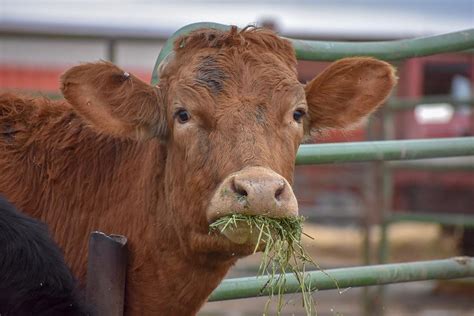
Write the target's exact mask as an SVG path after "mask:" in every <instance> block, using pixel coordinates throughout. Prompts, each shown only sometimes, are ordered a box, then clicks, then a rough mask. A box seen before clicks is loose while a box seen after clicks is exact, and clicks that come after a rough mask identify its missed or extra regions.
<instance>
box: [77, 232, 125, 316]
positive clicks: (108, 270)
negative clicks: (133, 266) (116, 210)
mask: <svg viewBox="0 0 474 316" xmlns="http://www.w3.org/2000/svg"><path fill="white" fill-rule="evenodd" d="M126 244H127V238H126V237H124V236H121V235H110V236H108V235H106V234H104V233H101V232H97V231H96V232H92V233H91V236H90V239H89V259H88V263H87V288H86V300H87V303H88V304H89V305H90V307H91V309H92V311H93V315H94V316H99V315H100V316H122V315H123V310H124V297H125V280H126V271H127V270H126V268H127V246H126Z"/></svg>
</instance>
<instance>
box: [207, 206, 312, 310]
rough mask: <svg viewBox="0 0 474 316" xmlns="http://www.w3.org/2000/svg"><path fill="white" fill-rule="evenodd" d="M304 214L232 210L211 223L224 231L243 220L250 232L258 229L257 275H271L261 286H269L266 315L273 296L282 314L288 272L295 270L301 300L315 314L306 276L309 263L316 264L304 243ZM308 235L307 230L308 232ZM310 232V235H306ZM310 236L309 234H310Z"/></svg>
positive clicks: (256, 248)
mask: <svg viewBox="0 0 474 316" xmlns="http://www.w3.org/2000/svg"><path fill="white" fill-rule="evenodd" d="M303 221H304V217H302V216H297V217H289V218H270V217H266V216H259V215H252V216H250V215H242V214H232V215H228V216H225V217H222V218H219V219H218V220H216V221H215V222H214V223H212V224H211V225H210V226H209V227H210V230H211V231H219V232H221V233H222V232H224V231H226V230H232V229H236V228H237V227H238V226H240V227H241V226H242V224H247V225H248V226H249V229H250V233H252V232H255V231H256V232H257V233H258V239H257V242H256V245H255V249H254V253H255V252H257V251H258V250H263V257H262V262H261V263H260V267H259V271H258V275H259V276H262V275H268V276H269V281H268V282H267V284H266V285H265V286H264V287H263V288H262V290H261V291H262V292H263V291H264V290H268V292H269V294H270V297H269V300H268V301H267V304H266V305H265V310H264V315H267V314H268V308H269V306H270V303H271V301H272V299H273V298H274V297H276V299H277V305H276V311H277V315H281V311H282V309H283V307H284V306H285V305H286V303H285V301H284V299H283V295H284V290H285V285H286V277H285V273H293V274H294V275H295V277H296V279H297V280H298V283H299V284H300V288H301V293H302V304H303V307H304V308H305V310H306V314H307V315H308V316H310V315H315V314H316V309H315V302H314V299H313V296H312V289H313V288H314V287H312V286H311V284H310V282H309V278H305V276H306V273H305V271H306V264H308V263H310V264H314V265H315V266H316V267H318V268H319V266H318V265H317V264H316V263H314V261H313V260H312V259H311V257H310V256H309V255H308V254H307V252H306V251H305V250H304V248H303V246H302V244H301V235H302V234H304V233H303ZM305 235H306V234H305ZM306 236H308V235H306ZM308 237H309V238H311V237H310V236H308Z"/></svg>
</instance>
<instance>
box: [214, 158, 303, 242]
mask: <svg viewBox="0 0 474 316" xmlns="http://www.w3.org/2000/svg"><path fill="white" fill-rule="evenodd" d="M234 213H237V214H242V215H260V216H268V217H271V218H284V217H293V216H297V215H298V202H297V201H296V197H295V195H294V193H293V190H292V189H291V186H290V184H289V183H288V181H286V179H285V178H283V177H282V176H281V175H279V174H277V173H276V172H274V171H272V170H270V169H267V168H264V167H247V168H244V169H242V170H240V171H238V172H235V173H232V174H231V175H229V176H228V177H227V178H226V179H224V181H222V183H221V184H220V185H219V187H218V188H217V190H216V192H215V193H214V196H213V197H212V199H211V203H210V205H209V207H208V209H207V214H206V215H207V219H208V222H209V223H212V222H214V221H215V220H217V219H218V218H221V217H224V216H227V215H231V214H234ZM247 231H248V227H235V228H234V229H233V230H229V231H225V232H224V235H225V236H226V237H227V238H228V239H230V240H231V241H233V242H235V243H238V244H243V243H246V242H249V241H250V239H253V238H252V236H250V235H251V234H249V233H248V232H247Z"/></svg>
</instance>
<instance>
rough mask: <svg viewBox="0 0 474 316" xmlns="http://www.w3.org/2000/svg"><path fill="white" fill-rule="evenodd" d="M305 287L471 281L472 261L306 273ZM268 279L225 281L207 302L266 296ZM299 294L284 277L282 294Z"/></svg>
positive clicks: (293, 283)
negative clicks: (463, 279) (445, 280)
mask: <svg viewBox="0 0 474 316" xmlns="http://www.w3.org/2000/svg"><path fill="white" fill-rule="evenodd" d="M306 277H307V278H308V279H307V282H308V283H307V284H312V285H314V286H313V287H312V290H318V291H321V290H330V289H337V288H338V289H339V290H344V289H347V288H352V287H361V286H371V285H383V284H391V283H403V282H412V281H422V280H441V279H455V278H465V277H474V258H472V257H456V258H451V259H445V260H433V261H419V262H410V263H399V264H385V265H374V266H364V267H353V268H340V269H331V270H326V271H313V272H308V273H307V276H306ZM267 282H269V277H267V276H261V277H248V278H239V279H227V280H224V281H223V282H222V283H221V284H220V285H219V287H217V288H216V289H215V290H214V292H213V293H212V294H211V296H210V298H209V301H222V300H230V299H237V298H247V297H255V296H262V295H269V294H270V293H269V291H268V290H269V289H268V287H267V288H266V287H265V285H266V284H267ZM300 291H301V285H299V283H298V281H297V279H296V278H295V276H294V275H293V274H287V275H286V286H285V293H297V292H300Z"/></svg>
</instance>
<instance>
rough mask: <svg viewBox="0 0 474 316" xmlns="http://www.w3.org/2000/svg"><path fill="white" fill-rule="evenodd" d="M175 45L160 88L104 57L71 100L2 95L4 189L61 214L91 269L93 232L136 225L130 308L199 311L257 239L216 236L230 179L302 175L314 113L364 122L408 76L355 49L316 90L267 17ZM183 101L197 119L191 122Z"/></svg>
mask: <svg viewBox="0 0 474 316" xmlns="http://www.w3.org/2000/svg"><path fill="white" fill-rule="evenodd" d="M175 53H176V56H175V58H174V59H173V60H171V61H170V62H169V64H168V65H167V66H166V68H165V69H164V70H163V73H162V74H161V82H160V86H159V87H151V86H149V85H147V84H146V83H144V82H141V81H140V80H138V79H137V78H135V77H133V76H127V74H125V73H124V72H123V71H122V70H120V69H119V68H117V67H116V66H114V65H112V64H109V63H105V62H101V63H96V64H84V65H80V66H77V67H74V68H72V69H70V70H69V71H68V72H66V73H65V74H64V75H63V77H62V83H63V93H64V95H65V97H66V100H67V101H58V102H52V101H49V100H46V99H41V98H40V99H32V98H27V97H20V96H16V95H12V94H3V95H0V193H1V194H3V195H5V196H6V197H7V198H8V199H10V200H11V201H12V202H13V203H15V204H16V206H17V207H18V208H21V209H24V210H25V211H26V212H28V213H30V214H31V215H33V216H35V217H37V218H40V219H41V220H43V221H45V222H46V223H47V224H48V225H49V227H50V229H51V231H52V232H53V234H54V238H55V240H56V241H57V242H58V243H59V244H60V245H61V247H62V248H63V249H64V251H65V256H66V259H67V261H68V263H69V264H70V265H71V267H72V270H73V271H74V273H76V274H77V275H78V276H79V277H80V278H81V279H84V276H85V263H86V260H87V240H88V234H89V232H91V231H93V230H101V231H104V232H105V233H108V234H111V233H116V234H123V235H126V236H127V237H128V238H129V242H130V248H131V254H132V256H131V259H130V264H129V268H128V279H127V307H126V311H127V314H128V315H193V314H195V313H196V312H197V310H198V309H199V307H200V306H201V305H202V304H203V303H204V302H205V301H206V298H207V296H208V295H209V294H210V293H211V291H212V290H213V289H214V288H215V287H216V286H217V285H218V284H219V282H220V281H221V280H222V278H223V277H224V276H225V274H226V273H227V271H228V269H229V268H230V267H231V265H232V264H233V263H234V262H235V260H236V259H237V258H238V257H241V256H244V255H247V254H249V253H251V251H252V247H251V246H250V245H242V246H236V245H234V244H232V243H231V242H230V241H228V240H226V239H225V238H224V237H222V236H217V235H209V234H208V223H207V220H206V216H205V213H206V212H205V210H206V208H207V206H208V204H209V200H210V198H211V196H212V194H213V192H214V190H215V189H216V187H217V186H218V185H219V183H221V182H222V181H223V180H224V179H225V178H226V177H227V176H228V175H229V174H230V173H232V172H235V171H238V170H241V169H242V168H243V167H246V166H263V167H266V168H269V169H272V170H273V171H275V172H277V173H279V174H281V175H282V176H283V177H285V178H286V179H287V180H288V181H289V182H290V183H291V182H292V177H293V168H294V159H295V156H296V151H297V148H298V146H299V144H300V142H301V140H302V138H303V136H304V133H305V131H304V129H303V125H304V126H306V127H311V128H314V127H318V128H324V127H325V126H324V124H327V125H328V126H327V127H330V128H334V127H343V126H344V125H347V124H351V123H353V122H356V121H359V120H360V119H361V118H362V117H364V116H366V115H367V114H368V113H370V112H371V111H372V110H373V109H375V108H376V107H377V106H378V105H379V104H380V103H381V102H382V101H383V100H384V99H385V97H386V96H387V94H388V93H389V91H390V89H391V87H392V85H393V84H394V79H393V78H394V77H393V70H392V68H391V67H390V66H389V65H387V64H386V63H383V62H380V61H376V60H373V59H360V60H359V59H348V60H346V61H345V62H340V63H339V64H336V66H335V67H336V70H337V71H336V70H334V69H333V70H331V68H329V70H328V71H327V72H326V73H325V74H323V76H322V79H320V80H318V79H315V81H313V82H312V83H310V84H309V85H308V87H307V88H306V96H305V91H304V87H303V86H302V85H301V84H299V82H298V81H297V77H296V70H295V65H296V60H295V56H294V53H293V49H292V47H291V45H290V43H289V42H288V41H285V40H282V39H279V38H278V37H277V36H276V35H275V34H273V33H272V32H270V31H266V30H260V29H246V30H244V31H240V32H239V31H237V30H236V29H232V31H230V32H221V31H216V30H200V31H195V32H193V33H191V34H190V35H189V36H185V37H183V38H180V39H178V40H177V41H176V47H175ZM211 61H212V62H211ZM203 62H204V64H203ZM206 62H207V64H206ZM346 63H347V64H348V65H349V66H347V67H346V66H344V65H346ZM350 65H352V66H350ZM343 66H344V67H343ZM203 67H204V68H206V67H211V68H212V67H213V68H216V67H217V69H219V75H218V76H217V78H216V77H215V76H212V75H211V73H212V72H211V73H207V72H205V74H204V75H203V73H202V71H203ZM334 72H335V73H336V74H334ZM199 76H200V78H201V79H203V80H204V81H206V82H207V83H206V84H196V79H197V78H198V79H199ZM216 80H217V81H216ZM351 83H352V84H351ZM341 84H342V85H341ZM354 85H355V86H356V88H354ZM338 86H339V89H338V88H336V87H338ZM367 87H369V88H370V91H371V92H367V91H365V90H363V88H367ZM325 89H328V90H329V91H326V90H325ZM341 90H342V92H341ZM346 90H347V92H344V91H346ZM306 100H308V102H306ZM328 100H329V101H328ZM343 104H348V105H350V106H351V108H349V107H348V106H345V107H344V106H343ZM325 105H328V106H329V108H328V107H327V106H325ZM341 106H342V108H341ZM183 108H184V109H186V110H187V111H188V112H189V113H190V115H191V120H190V121H189V122H187V123H185V124H180V123H178V122H177V121H176V115H175V113H176V111H177V110H178V109H183ZM297 108H298V109H299V108H301V109H303V110H304V111H308V112H309V115H307V116H306V118H305V119H304V121H305V124H302V123H297V122H295V121H294V119H293V111H294V110H295V109H297ZM306 132H308V131H306Z"/></svg>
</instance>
